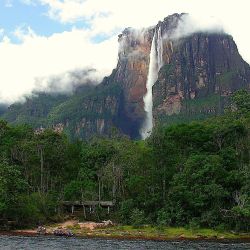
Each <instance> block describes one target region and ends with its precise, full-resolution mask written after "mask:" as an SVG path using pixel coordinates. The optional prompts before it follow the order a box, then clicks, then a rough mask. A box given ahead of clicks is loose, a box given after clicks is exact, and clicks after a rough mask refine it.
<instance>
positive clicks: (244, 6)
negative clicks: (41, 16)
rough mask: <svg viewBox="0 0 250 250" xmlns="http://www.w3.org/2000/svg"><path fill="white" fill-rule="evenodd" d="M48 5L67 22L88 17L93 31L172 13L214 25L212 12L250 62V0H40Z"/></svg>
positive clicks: (51, 13)
mask: <svg viewBox="0 0 250 250" xmlns="http://www.w3.org/2000/svg"><path fill="white" fill-rule="evenodd" d="M37 1H40V3H42V4H44V5H47V6H48V8H49V10H48V15H49V16H50V17H51V18H53V19H55V20H58V21H59V22H63V23H67V22H68V23H71V22H74V21H76V20H79V19H84V20H88V22H89V23H90V25H91V28H92V31H93V32H94V33H96V34H98V33H107V34H109V33H112V32H113V31H117V30H122V29H123V28H125V27H129V26H130V27H135V28H139V27H147V26H150V25H154V24H155V23H157V22H158V21H159V20H162V19H163V18H164V17H166V16H167V15H170V14H172V13H175V12H177V13H181V12H187V13H190V14H192V15H193V16H194V17H195V19H196V20H197V26H199V25H201V26H202V25H203V26H204V25H212V26H214V23H213V21H212V23H210V21H211V20H212V19H210V20H209V18H208V17H209V16H214V17H215V18H216V19H217V20H220V21H221V25H222V26H224V28H225V31H226V32H228V33H230V34H232V35H233V37H234V38H235V40H236V42H237V44H238V45H239V49H240V52H241V53H242V55H243V57H244V58H245V59H246V60H247V61H248V62H250V51H249V48H248V47H249V44H250V33H249V32H248V29H249V23H250V16H249V9H250V1H249V0H238V1H228V0H219V1H218V0H203V1H200V0H188V1H187V0H147V1H146V0H126V1H125V0H37Z"/></svg>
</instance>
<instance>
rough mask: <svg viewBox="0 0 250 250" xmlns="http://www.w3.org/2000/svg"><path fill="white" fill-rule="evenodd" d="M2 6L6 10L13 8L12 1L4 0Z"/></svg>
mask: <svg viewBox="0 0 250 250" xmlns="http://www.w3.org/2000/svg"><path fill="white" fill-rule="evenodd" d="M4 6H5V7H6V8H11V7H13V2H12V0H5V2H4Z"/></svg>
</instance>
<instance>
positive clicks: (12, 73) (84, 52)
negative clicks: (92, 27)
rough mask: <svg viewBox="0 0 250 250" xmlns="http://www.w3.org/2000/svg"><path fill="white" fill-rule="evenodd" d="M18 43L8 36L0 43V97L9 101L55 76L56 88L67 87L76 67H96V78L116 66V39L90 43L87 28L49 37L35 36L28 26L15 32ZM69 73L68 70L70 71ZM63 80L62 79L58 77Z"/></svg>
mask: <svg viewBox="0 0 250 250" xmlns="http://www.w3.org/2000/svg"><path fill="white" fill-rule="evenodd" d="M15 33H16V34H17V37H18V38H19V39H20V40H21V43H20V44H14V43H12V42H11V41H10V40H9V39H8V37H5V38H4V39H3V40H2V42H0V55H1V57H0V68H1V73H0V85H1V88H0V100H1V102H8V103H10V102H13V101H16V100H19V99H20V98H21V97H22V96H24V95H26V94H30V93H31V92H32V91H33V90H34V89H35V88H37V86H38V85H37V84H38V82H39V87H40V88H46V87H48V86H49V85H50V84H51V81H52V80H51V79H59V80H60V81H59V82H60V83H61V84H64V85H65V86H60V90H63V89H67V88H68V84H69V81H71V80H72V77H69V76H72V72H74V71H75V70H76V69H77V70H78V71H80V70H81V69H83V70H84V69H93V68H94V69H96V72H95V73H93V74H92V75H93V76H94V75H95V78H96V79H99V80H100V79H101V77H104V76H105V75H108V74H110V73H111V70H112V68H114V67H115V66H116V61H117V60H116V59H117V39H116V37H112V38H110V39H108V40H105V41H103V42H101V43H95V44H93V43H92V41H91V36H90V34H89V31H85V30H80V29H72V30H71V31H68V32H63V33H58V34H53V35H52V36H50V37H45V36H39V35H36V34H35V32H34V31H32V30H31V29H30V28H29V27H27V28H26V29H24V28H23V27H22V28H18V29H17V31H16V32H15ZM70 72H71V73H70ZM62 79H63V80H62Z"/></svg>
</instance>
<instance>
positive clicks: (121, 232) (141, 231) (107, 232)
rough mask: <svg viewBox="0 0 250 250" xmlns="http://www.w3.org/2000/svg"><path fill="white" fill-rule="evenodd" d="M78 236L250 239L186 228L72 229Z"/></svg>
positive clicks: (122, 227)
mask: <svg viewBox="0 0 250 250" xmlns="http://www.w3.org/2000/svg"><path fill="white" fill-rule="evenodd" d="M72 231H73V232H74V233H75V234H76V235H78V236H92V237H111V238H112V237H114V238H135V239H136V238H143V239H159V240H168V239H241V238H250V234H236V233H233V232H221V231H217V230H213V229H188V228H184V227H153V226H143V227H140V228H134V227H133V226H115V227H109V228H102V229H95V230H92V231H91V230H86V229H78V228H72Z"/></svg>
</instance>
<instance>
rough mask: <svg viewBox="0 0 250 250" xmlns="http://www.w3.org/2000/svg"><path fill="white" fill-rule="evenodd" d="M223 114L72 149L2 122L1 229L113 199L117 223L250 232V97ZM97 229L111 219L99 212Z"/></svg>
mask: <svg viewBox="0 0 250 250" xmlns="http://www.w3.org/2000/svg"><path fill="white" fill-rule="evenodd" d="M231 99H232V100H231V104H230V105H229V106H228V107H227V109H226V110H225V112H224V114H223V115H221V116H216V117H212V118H209V119H207V120H205V121H199V122H197V121H196V122H190V123H183V124H178V125H171V126H167V125H165V126H163V125H160V124H159V125H156V126H155V128H154V131H153V133H152V135H151V136H150V137H149V138H148V139H147V140H145V141H141V140H130V139H129V138H128V137H126V136H124V135H121V134H120V133H119V131H117V130H115V129H114V130H113V133H112V136H111V137H93V138H92V139H91V140H88V141H74V142H72V141H70V140H69V139H68V138H67V136H66V135H65V134H62V133H56V132H54V131H53V130H50V129H47V130H45V131H44V132H42V133H35V132H34V130H33V129H32V128H31V127H30V126H28V125H16V126H12V125H9V124H8V123H7V122H5V121H3V120H1V121H0V227H1V228H4V227H5V226H6V225H7V222H8V221H14V222H15V227H28V226H32V225H38V224H41V223H48V222H52V221H54V222H55V221H59V220H63V218H64V216H65V214H64V210H63V209H62V205H61V204H62V201H84V200H98V199H101V200H113V201H115V207H114V208H113V210H112V212H111V214H110V215H109V217H110V219H112V220H114V221H115V222H117V223H121V224H126V225H135V226H140V225H144V224H150V225H158V226H187V227H197V228H199V227H201V228H203V227H204V228H221V229H223V230H236V231H248V230H249V229H250V228H249V227H250V130H249V129H250V94H249V93H248V92H246V91H243V90H241V91H238V92H236V93H235V94H234V95H233V96H232V97H231ZM93 216H94V217H95V218H94V219H95V220H101V219H107V214H105V213H103V211H102V210H100V209H99V210H98V209H97V210H96V213H95V214H94V215H93Z"/></svg>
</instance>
